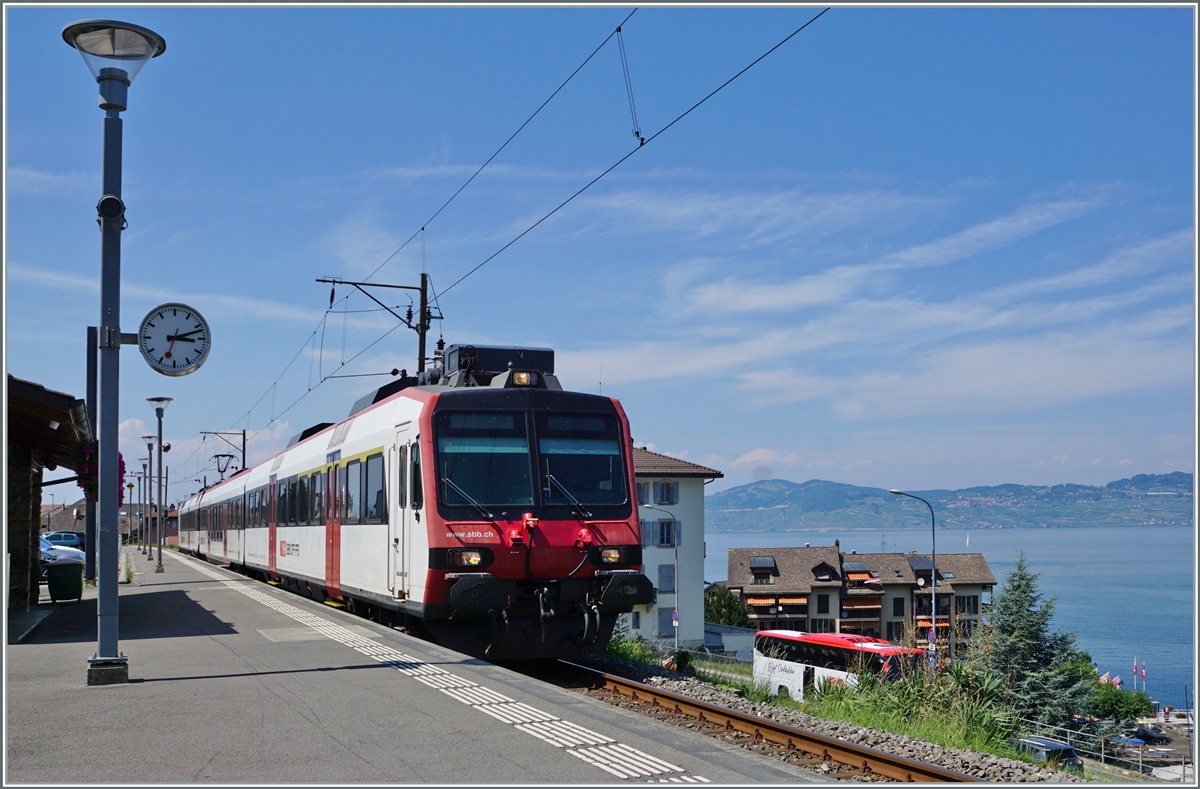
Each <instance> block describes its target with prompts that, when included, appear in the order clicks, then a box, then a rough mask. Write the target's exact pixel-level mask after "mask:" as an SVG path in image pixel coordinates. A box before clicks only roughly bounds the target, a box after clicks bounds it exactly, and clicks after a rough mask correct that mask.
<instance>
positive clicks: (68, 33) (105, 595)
mask: <svg viewBox="0 0 1200 789" xmlns="http://www.w3.org/2000/svg"><path fill="white" fill-rule="evenodd" d="M62 37H63V40H64V41H66V42H67V43H68V44H69V45H70V46H72V47H74V48H75V50H76V51H78V52H79V54H80V55H81V56H82V57H83V61H84V63H86V64H87V67H88V70H89V71H91V72H92V76H93V77H95V78H96V82H97V83H98V84H99V86H100V109H102V110H104V112H105V117H104V155H103V162H104V165H103V176H102V191H101V194H102V196H101V198H100V201H99V202H98V203H97V204H96V211H97V213H98V217H97V218H98V219H99V221H100V323H99V324H98V327H97V328H98V331H97V335H98V337H97V341H98V343H99V353H98V354H97V356H98V378H99V381H98V392H97V394H98V397H97V400H98V402H97V404H96V405H97V408H96V411H97V425H96V426H97V428H98V431H97V432H98V433H99V438H100V447H99V449H100V451H99V457H98V464H99V469H98V471H99V473H98V474H97V477H98V479H97V483H98V486H99V492H98V493H99V495H98V499H99V501H98V502H97V505H98V513H97V514H98V516H99V517H98V522H99V523H98V525H99V527H100V528H99V532H100V533H99V539H98V540H97V542H98V543H99V545H98V548H99V552H98V557H97V558H98V560H99V561H98V568H97V569H98V575H99V583H98V588H97V590H96V591H97V600H96V612H97V617H96V619H97V638H96V654H95V655H93V656H92V657H91V658H89V660H88V680H87V681H88V684H89V685H109V684H115V683H123V682H128V681H129V663H128V660H127V658H126V657H125V655H123V654H121V653H120V652H119V651H118V649H117V617H118V614H119V606H118V603H117V593H118V592H117V560H118V554H119V552H120V537H119V535H118V526H117V496H118V494H119V493H120V487H119V486H120V484H121V483H120V479H119V477H120V466H119V464H120V460H119V458H118V452H117V448H118V447H117V445H118V434H117V431H118V422H119V414H118V409H119V403H118V400H119V396H120V389H121V381H120V375H121V372H120V362H121V355H120V351H121V339H122V338H121V231H122V230H124V229H125V203H124V202H122V200H121V134H122V127H121V123H122V122H121V113H122V112H124V111H125V108H126V105H127V103H128V96H129V86H130V84H131V83H132V82H133V79H134V78H135V77H136V76H137V74H138V72H139V71H141V69H142V66H144V65H145V64H146V63H147V62H149V60H150V58H152V57H157V56H158V55H161V54H162V53H163V52H164V51H166V48H167V45H166V42H165V41H163V39H162V36H160V35H158V34H157V33H155V32H153V31H150V30H147V29H146V28H144V27H138V26H137V25H130V24H126V23H124V22H112V21H108V20H98V19H91V20H86V21H82V22H74V23H72V24H70V25H67V26H66V27H65V28H63V31H62Z"/></svg>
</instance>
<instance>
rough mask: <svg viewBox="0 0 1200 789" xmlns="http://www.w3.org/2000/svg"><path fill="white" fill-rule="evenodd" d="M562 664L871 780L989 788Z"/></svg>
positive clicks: (613, 687) (595, 681) (605, 684)
mask: <svg viewBox="0 0 1200 789" xmlns="http://www.w3.org/2000/svg"><path fill="white" fill-rule="evenodd" d="M560 662H561V663H563V664H565V665H567V666H569V667H570V668H571V669H572V670H576V671H579V672H581V673H584V674H586V675H587V676H588V677H589V678H590V680H591V687H592V688H593V689H596V690H607V691H610V692H614V693H619V694H621V695H622V696H628V697H630V698H631V699H633V700H635V701H641V702H645V703H649V704H651V705H653V706H655V707H660V708H663V709H665V710H667V711H668V712H673V713H675V714H678V715H687V716H690V717H693V718H697V719H698V720H700V721H703V722H705V723H709V724H715V725H717V726H720V727H724V728H725V730H726V731H737V732H740V733H742V734H748V735H750V736H752V737H754V739H755V740H760V741H766V742H770V743H774V744H776V745H780V746H783V747H784V748H786V749H787V750H789V751H792V750H798V751H801V752H804V753H809V754H813V755H815V756H818V757H820V758H821V759H822V760H824V761H834V762H838V763H840V764H844V765H847V766H849V767H852V768H854V769H856V770H860V771H861V772H862V773H864V774H867V775H871V774H874V775H881V776H884V777H886V778H891V779H892V780H895V781H906V782H947V781H955V782H979V783H983V782H984V781H983V779H982V778H976V777H975V776H973V775H967V774H965V773H960V772H957V771H955V770H948V769H946V768H945V767H938V766H937V765H933V764H925V763H924V762H918V761H916V760H914V759H908V758H905V757H903V756H897V755H896V754H892V753H886V752H884V751H879V750H876V749H874V748H868V747H867V746H865V745H856V744H854V743H851V742H846V741H845V740H839V739H837V738H835V737H829V736H827V735H824V734H818V733H817V732H812V731H805V730H804V729H798V728H796V727H795V726H789V725H787V724H785V723H779V722H778V721H773V720H771V719H769V718H763V717H760V716H757V715H751V714H749V713H744V712H738V711H737V710H732V709H729V708H728V707H721V706H719V705H716V704H710V703H708V702H704V701H699V700H697V699H693V698H691V697H689V696H684V695H681V694H679V693H673V692H671V691H669V690H663V689H661V688H655V687H653V686H650V685H645V684H643V683H641V682H636V681H634V680H631V679H625V678H624V677H618V676H614V675H612V674H605V673H604V672H602V671H597V670H596V669H593V668H588V667H587V666H580V665H578V664H576V663H571V662H569V661H566V660H563V661H560Z"/></svg>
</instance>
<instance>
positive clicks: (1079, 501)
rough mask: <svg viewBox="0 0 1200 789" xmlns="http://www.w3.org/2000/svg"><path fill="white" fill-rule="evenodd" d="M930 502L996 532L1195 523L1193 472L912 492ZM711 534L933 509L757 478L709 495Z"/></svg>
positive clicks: (917, 517)
mask: <svg viewBox="0 0 1200 789" xmlns="http://www.w3.org/2000/svg"><path fill="white" fill-rule="evenodd" d="M906 492H907V493H912V494H913V495H914V496H920V497H921V498H924V499H927V500H928V501H929V503H930V504H932V505H933V508H934V511H935V512H936V514H937V522H938V525H939V526H945V527H948V528H971V529H988V528H991V529H999V528H1020V527H1063V526H1140V525H1171V526H1174V525H1191V524H1192V495H1193V491H1192V475H1191V474H1185V473H1184V472H1182V471H1176V472H1173V473H1171V474H1138V475H1137V476H1135V477H1130V478H1129V479H1119V480H1116V481H1115V482H1110V483H1108V484H1107V485H1105V486H1104V487H1102V488H1100V487H1092V486H1090V485H1073V484H1066V485H1051V486H1046V487H1041V486H1035V485H996V486H994V487H977V488H963V489H962V490H924V491H921V490H911V491H906ZM704 517H705V521H706V530H708V531H721V532H732V531H795V530H801V529H812V528H827V527H835V528H887V529H897V528H901V529H902V528H921V527H927V526H928V525H929V510H927V509H926V508H925V506H924V505H923V504H921V502H919V501H913V500H912V499H908V498H903V497H898V496H893V495H891V494H890V493H888V492H887V491H886V490H884V489H882V488H860V487H858V486H856V485H845V484H842V483H839V482H826V481H825V480H819V479H812V480H809V481H808V482H802V483H796V482H789V481H788V480H786V479H770V480H764V481H761V482H752V483H750V484H749V485H741V486H739V487H736V488H730V489H728V490H723V491H721V492H720V493H714V494H712V495H711V496H708V497H706V499H705V516H704Z"/></svg>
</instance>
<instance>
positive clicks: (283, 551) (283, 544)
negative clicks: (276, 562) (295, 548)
mask: <svg viewBox="0 0 1200 789" xmlns="http://www.w3.org/2000/svg"><path fill="white" fill-rule="evenodd" d="M279 555H280V556H287V543H286V542H280V543H279Z"/></svg>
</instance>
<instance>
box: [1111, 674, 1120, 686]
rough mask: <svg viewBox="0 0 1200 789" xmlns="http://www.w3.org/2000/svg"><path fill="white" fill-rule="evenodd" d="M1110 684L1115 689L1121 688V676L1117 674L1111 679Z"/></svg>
mask: <svg viewBox="0 0 1200 789" xmlns="http://www.w3.org/2000/svg"><path fill="white" fill-rule="evenodd" d="M1112 684H1113V685H1114V686H1115V687H1118V688H1119V687H1121V675H1120V674H1118V675H1117V676H1115V677H1113V679H1112Z"/></svg>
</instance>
